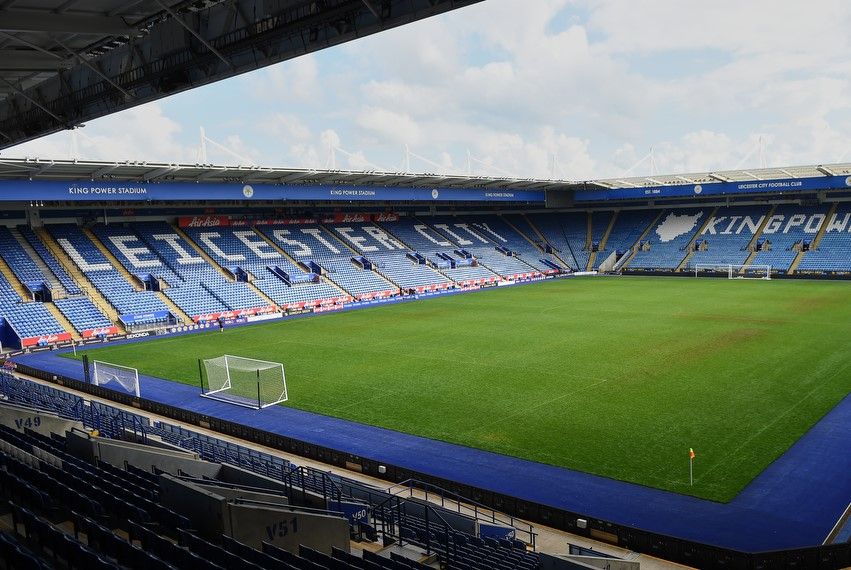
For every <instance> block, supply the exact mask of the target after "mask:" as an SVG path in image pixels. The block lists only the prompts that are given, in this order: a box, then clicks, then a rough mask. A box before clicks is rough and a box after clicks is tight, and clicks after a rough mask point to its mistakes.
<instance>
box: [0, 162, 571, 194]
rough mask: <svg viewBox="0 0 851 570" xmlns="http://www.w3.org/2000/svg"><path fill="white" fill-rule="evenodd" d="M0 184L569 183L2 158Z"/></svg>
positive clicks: (537, 186) (562, 185)
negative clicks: (105, 181)
mask: <svg viewBox="0 0 851 570" xmlns="http://www.w3.org/2000/svg"><path fill="white" fill-rule="evenodd" d="M0 180H126V181H143V182H166V181H168V182H213V183H214V182H239V183H250V184H263V183H265V184H322V185H336V184H344V185H355V186H364V185H370V186H386V187H398V188H423V187H433V188H489V189H494V190H496V189H509V188H510V189H512V190H565V189H567V188H569V187H571V186H572V184H573V183H571V182H567V181H557V180H537V179H515V178H491V177H485V176H455V175H438V174H412V173H404V172H361V171H350V170H313V169H300V168H266V167H257V166H214V165H199V164H162V163H149V162H94V161H76V160H38V159H8V158H7V159H2V160H0Z"/></svg>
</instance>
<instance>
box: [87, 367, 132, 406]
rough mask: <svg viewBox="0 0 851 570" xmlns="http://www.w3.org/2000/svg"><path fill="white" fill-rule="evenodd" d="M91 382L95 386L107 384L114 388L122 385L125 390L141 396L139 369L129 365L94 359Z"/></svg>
mask: <svg viewBox="0 0 851 570" xmlns="http://www.w3.org/2000/svg"><path fill="white" fill-rule="evenodd" d="M91 382H92V384H94V385H95V386H105V387H106V388H110V389H112V390H117V389H118V386H120V387H121V388H122V389H123V390H124V391H126V392H129V393H131V394H133V395H134V396H136V397H137V398H138V397H139V371H138V370H137V369H135V368H130V367H129V366H121V365H120V364H112V363H111V362H103V361H100V360H93V361H92V375H91ZM107 384H112V385H111V386H107Z"/></svg>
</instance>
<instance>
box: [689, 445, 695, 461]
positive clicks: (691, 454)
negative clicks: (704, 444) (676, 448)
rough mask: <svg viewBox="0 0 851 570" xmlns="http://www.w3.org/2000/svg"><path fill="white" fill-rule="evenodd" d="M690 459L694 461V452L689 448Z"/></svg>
mask: <svg viewBox="0 0 851 570" xmlns="http://www.w3.org/2000/svg"><path fill="white" fill-rule="evenodd" d="M688 458H689V459H694V450H693V449H692V448H690V447H689V448H688Z"/></svg>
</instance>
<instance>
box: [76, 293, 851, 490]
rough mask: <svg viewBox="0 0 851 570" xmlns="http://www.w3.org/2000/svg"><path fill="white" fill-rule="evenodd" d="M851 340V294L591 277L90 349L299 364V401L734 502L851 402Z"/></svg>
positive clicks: (193, 373)
mask: <svg viewBox="0 0 851 570" xmlns="http://www.w3.org/2000/svg"><path fill="white" fill-rule="evenodd" d="M850 334H851V283H841V282H812V281H809V282H804V281H778V280H775V281H771V282H764V281H729V280H726V279H708V278H706V279H694V278H691V279H686V278H637V277H636V278H596V279H595V278H591V279H572V280H559V281H548V282H544V283H540V284H536V285H530V286H525V287H513V288H507V289H494V290H489V291H484V292H480V293H474V294H468V295H456V296H451V297H443V298H437V299H431V300H426V301H421V302H414V303H405V304H400V305H392V306H385V307H378V308H371V309H367V310H362V311H353V312H350V313H341V314H331V315H325V316H318V317H313V318H308V319H300V320H294V321H278V322H274V323H268V324H261V325H256V326H251V327H243V328H234V329H231V330H225V332H224V333H219V332H218V331H215V332H210V333H205V334H197V335H190V336H184V337H175V338H167V339H162V340H154V341H150V342H144V343H138V344H130V345H124V346H113V347H107V348H102V349H96V350H90V351H88V353H89V354H90V355H91V356H92V357H93V358H97V359H99V360H105V361H108V362H114V363H118V364H124V365H127V366H133V367H136V368H138V369H139V371H140V373H143V374H149V375H153V376H158V377H162V378H167V379H171V380H174V381H177V382H185V383H190V384H196V385H197V384H198V360H197V359H198V358H212V357H216V356H220V355H222V354H233V355H239V356H246V357H251V358H259V359H262V360H272V361H278V362H283V363H284V364H285V365H286V375H287V385H288V388H289V395H290V400H289V402H287V404H286V405H289V406H294V407H297V408H301V409H303V410H309V411H312V412H317V413H321V414H327V415H332V416H336V417H340V418H345V419H348V420H354V421H357V422H363V423H367V424H372V425H376V426H381V427H385V428H390V429H394V430H398V431H403V432H408V433H413V434H417V435H421V436H425V437H429V438H434V439H440V440H444V441H449V442H453V443H459V444H462V445H467V446H472V447H477V448H481V449H487V450H490V451H495V452H498V453H504V454H508V455H513V456H517V457H522V458H525V459H530V460H533V461H539V462H544V463H550V464H553V465H559V466H564V467H569V468H572V469H578V470H581V471H586V472H589V473H596V474H598V475H604V476H607V477H612V478H616V479H622V480H625V481H632V482H635V483H640V484H643V485H649V486H652V487H658V488H660V489H667V490H671V491H676V492H680V493H686V494H692V495H696V496H699V497H704V498H708V499H713V500H717V501H728V500H730V499H732V498H733V497H734V496H735V494H736V493H737V492H739V491H740V490H741V489H742V488H743V487H744V486H745V485H747V483H748V482H749V481H751V479H753V478H754V477H755V476H756V475H758V474H759V473H760V472H761V471H762V470H763V469H765V468H766V467H767V466H768V465H769V464H770V463H771V462H772V461H773V460H774V459H776V458H777V457H778V456H779V455H781V454H782V453H783V452H784V451H785V450H786V449H787V448H788V447H789V446H790V445H792V444H793V443H794V442H795V441H796V440H797V439H798V438H799V437H801V435H803V434H804V433H805V432H806V431H807V429H809V428H810V427H811V426H812V425H813V424H814V423H815V422H816V421H818V419H819V418H821V417H822V416H823V415H824V414H825V413H826V412H827V411H829V410H830V409H831V408H832V407H833V406H834V405H836V404H837V403H838V402H839V401H840V400H841V399H842V398H843V397H844V396H845V395H846V394H848V393H849V391H851V351H849V350H848V339H849V335H850ZM142 395H143V396H144V392H143V394H142ZM689 447H693V448H694V449H695V452H696V453H697V458H696V460H695V482H694V486H693V487H689V484H688V448H689Z"/></svg>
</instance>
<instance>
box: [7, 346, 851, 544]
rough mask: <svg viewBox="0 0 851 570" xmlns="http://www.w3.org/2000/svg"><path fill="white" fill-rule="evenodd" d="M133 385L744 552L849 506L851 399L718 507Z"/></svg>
mask: <svg viewBox="0 0 851 570" xmlns="http://www.w3.org/2000/svg"><path fill="white" fill-rule="evenodd" d="M128 342H133V341H128ZM15 361H16V362H20V363H22V364H26V365H28V366H31V367H33V368H37V369H40V370H45V371H48V372H50V373H53V374H57V375H62V376H66V377H69V378H73V379H76V380H80V381H84V375H83V370H82V365H81V363H80V362H79V361H76V360H71V359H68V358H63V357H61V356H59V351H57V352H41V353H35V354H29V355H24V356H17V357H15ZM139 381H140V384H141V393H142V397H143V398H145V399H146V400H152V401H155V402H160V403H163V404H167V405H170V406H175V407H178V408H183V409H186V410H191V411H193V412H197V413H199V414H204V415H207V416H211V417H215V418H220V419H222V420H227V421H230V422H235V423H239V424H243V425H246V426H250V427H253V428H257V429H260V430H264V431H268V432H271V433H275V434H280V435H282V436H286V437H290V438H294V439H298V440H301V441H304V442H307V443H311V444H315V445H320V446H324V447H328V448H332V449H337V450H339V451H342V452H348V453H352V454H354V455H359V456H362V457H365V458H369V459H372V460H374V461H377V462H379V463H387V464H389V465H395V466H397V467H401V468H404V469H410V470H412V471H418V472H421V473H425V474H428V475H432V476H434V477H440V478H443V479H447V480H450V481H456V482H458V483H461V484H464V485H470V486H473V487H479V488H482V489H486V490H489V491H492V492H495V493H501V494H503V495H507V496H511V497H515V498H517V499H520V500H523V501H530V502H534V503H539V504H542V505H546V506H550V507H553V508H556V509H563V510H567V511H571V512H574V513H579V514H581V515H583V516H587V517H591V518H596V519H603V520H606V521H609V522H612V523H616V524H619V525H623V526H631V527H635V528H638V529H641V530H644V531H649V532H654V533H658V534H663V535H667V536H672V537H677V538H682V539H685V540H690V541H694V542H698V543H702V544H709V545H714V546H718V547H721V548H728V549H734V550H739V551H743V552H764V551H772V550H786V549H792V548H803V547H809V546H816V545H820V544H822V542H823V541H824V540H825V538H826V537H827V535H828V534H829V533H830V531H831V530H832V528H833V526H834V524H836V522H837V520H838V519H839V518H840V517H841V516H842V514H843V512H844V510H845V508H846V507H847V506H848V504H849V501H851V394H849V395H847V396H846V397H845V398H844V399H843V400H842V401H841V402H840V403H839V404H838V405H837V406H836V407H835V408H834V409H832V410H831V411H830V412H828V413H827V414H826V415H825V416H824V417H823V418H822V419H821V420H820V421H819V422H818V423H817V424H816V425H814V426H813V427H812V428H811V429H810V430H809V431H808V432H807V433H806V434H804V436H803V437H801V438H800V439H799V440H798V441H797V442H795V444H794V445H792V447H790V448H789V449H788V450H787V451H786V453H784V454H783V455H782V456H781V457H780V458H778V459H777V460H776V461H774V462H773V463H772V464H771V465H769V466H768V468H766V469H765V471H763V472H762V473H761V474H760V475H759V476H758V477H756V478H755V479H754V480H753V481H751V482H750V484H748V486H747V487H745V489H744V490H742V492H741V493H739V494H738V495H737V496H736V498H735V499H733V500H732V501H731V502H729V503H726V504H723V503H716V502H712V501H707V500H705V499H698V498H694V497H689V496H685V495H679V494H676V493H672V492H669V491H661V490H658V489H653V488H650V487H644V486H641V485H636V484H633V483H626V482H623V481H617V480H614V479H608V478H605V477H600V476H597V475H590V474H588V473H582V472H579V471H574V470H570V469H564V468H561V467H554V466H551V465H545V464H541V463H535V462H532V461H526V460H523V459H517V458H514V457H510V456H507V455H499V454H496V453H492V452H488V451H482V450H478V449H474V448H470V447H464V446H460V445H454V444H450V443H444V442H441V441H436V440H431V439H427V438H423V437H418V436H414V435H409V434H405V433H401V432H396V431H392V430H388V429H383V428H378V427H373V426H369V425H365V424H359V423H355V422H351V421H347V420H342V419H338V418H333V417H329V416H323V415H319V414H314V413H311V412H305V411H301V410H297V409H293V408H288V407H285V406H272V407H270V408H265V409H263V410H251V409H247V408H243V407H240V406H235V405H233V404H227V403H223V402H218V401H215V400H210V399H208V398H202V397H200V389H199V388H198V387H193V386H189V385H186V384H181V383H178V382H172V381H169V380H163V379H161V378H156V377H152V376H144V375H139Z"/></svg>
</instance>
